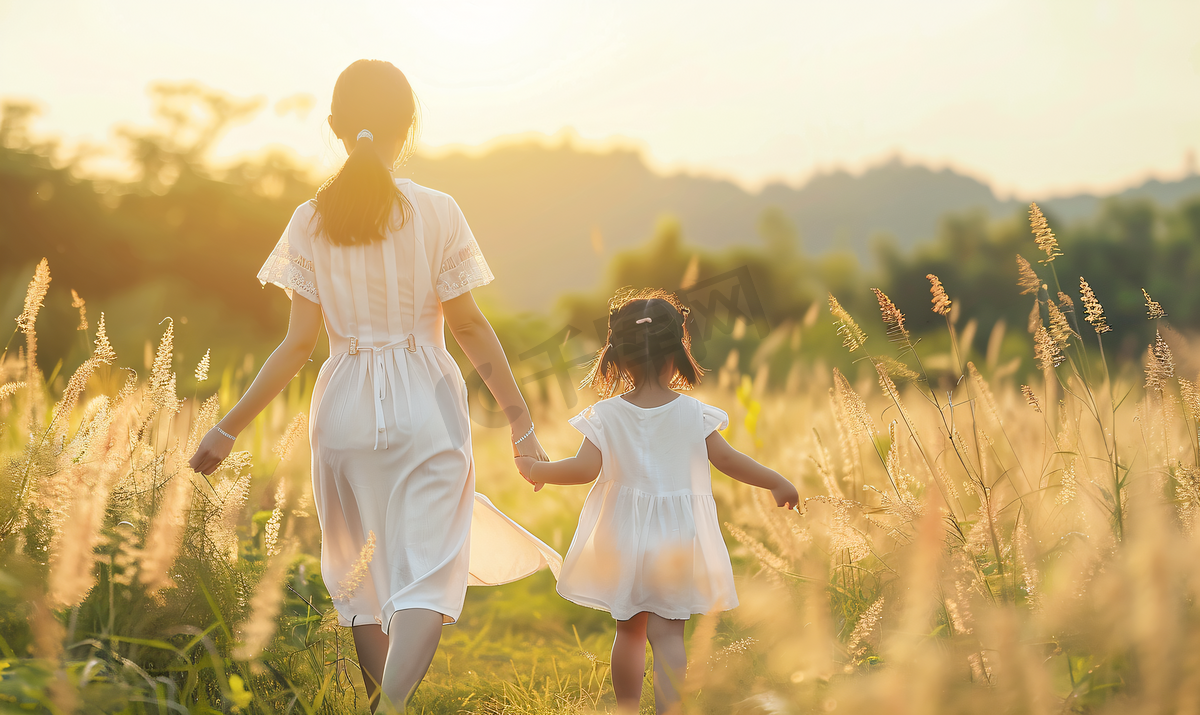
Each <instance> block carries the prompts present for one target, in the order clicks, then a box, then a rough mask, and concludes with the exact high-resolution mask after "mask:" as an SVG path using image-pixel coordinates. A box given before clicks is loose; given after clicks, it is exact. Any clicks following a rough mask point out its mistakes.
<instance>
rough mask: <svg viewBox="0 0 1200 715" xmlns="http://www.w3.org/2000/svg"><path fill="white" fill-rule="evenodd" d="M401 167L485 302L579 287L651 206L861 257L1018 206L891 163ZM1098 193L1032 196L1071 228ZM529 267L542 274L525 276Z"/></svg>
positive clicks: (528, 303) (727, 230) (1150, 189)
mask: <svg viewBox="0 0 1200 715" xmlns="http://www.w3.org/2000/svg"><path fill="white" fill-rule="evenodd" d="M406 171H407V173H408V175H409V176H411V177H412V178H413V179H414V180H415V181H417V182H419V183H422V184H425V185H427V186H430V187H433V188H436V189H440V190H442V191H445V192H447V193H449V194H451V195H452V196H454V197H455V198H456V199H457V200H458V202H459V204H460V205H461V206H462V208H463V211H464V212H465V213H466V215H467V219H468V220H469V221H470V222H471V225H472V228H473V230H474V232H475V234H476V236H477V237H478V238H479V240H480V243H481V244H482V245H483V247H484V250H485V252H486V253H487V256H488V260H489V262H490V263H491V264H492V266H493V269H494V270H495V272H496V274H497V276H499V277H500V280H499V281H497V285H496V286H495V288H494V289H493V290H492V291H490V292H492V294H493V296H499V297H501V299H502V300H503V301H504V302H505V303H506V304H508V305H509V306H511V307H514V308H521V309H533V310H544V309H546V308H548V307H550V304H551V303H552V301H553V299H554V298H555V297H556V296H558V295H560V294H562V293H563V292H567V291H580V290H589V289H591V288H592V287H593V286H595V285H596V284H597V282H598V280H599V279H600V278H601V275H602V271H603V270H604V265H605V264H606V262H607V257H608V256H609V255H611V253H612V252H613V251H615V250H620V249H622V248H626V247H629V246H632V245H635V244H637V243H640V242H641V241H643V240H644V239H646V238H647V237H648V236H649V235H650V234H651V232H652V231H653V228H654V225H655V222H656V221H657V220H658V219H659V217H661V216H663V215H664V214H672V215H674V216H676V217H677V218H678V219H679V220H680V222H681V224H682V227H683V231H684V236H685V238H686V240H687V241H688V242H690V243H692V244H694V245H697V246H701V247H705V248H723V247H727V246H731V245H735V244H745V243H751V242H753V243H757V242H758V241H759V240H760V239H759V238H758V236H757V233H756V229H755V226H756V224H757V221H758V219H759V217H760V216H761V215H762V212H763V211H764V209H767V208H769V207H778V208H779V209H782V210H783V211H784V213H786V214H787V215H788V216H789V217H790V218H791V220H792V221H793V223H794V224H795V225H796V227H797V228H798V230H799V233H800V239H801V243H802V245H803V248H804V250H805V251H806V252H807V253H810V254H818V253H822V252H824V251H827V250H829V249H832V248H839V249H844V250H849V251H852V252H853V253H855V254H856V255H857V256H858V257H859V259H860V261H863V262H864V263H869V262H870V260H871V252H870V242H871V239H872V237H873V236H875V235H877V234H888V235H890V236H892V237H893V238H894V240H895V241H896V243H897V245H898V246H899V247H900V248H901V249H902V250H903V249H907V248H910V247H912V246H913V245H915V244H917V243H919V242H921V241H923V240H925V239H929V238H932V237H933V235H934V233H935V231H936V230H937V225H938V221H939V220H940V219H941V218H942V217H943V216H944V215H945V214H946V213H949V212H961V211H966V210H969V209H983V210H985V211H987V212H988V213H989V214H990V215H992V216H995V217H1000V216H1005V215H1010V214H1012V213H1013V212H1016V211H1021V210H1023V204H1022V203H1021V202H1018V201H1015V200H1010V201H1002V200H1000V199H998V198H997V197H996V195H995V194H994V193H993V191H992V189H991V187H989V186H988V185H987V184H985V183H983V182H981V181H979V180H977V179H974V178H972V177H969V176H966V175H963V174H960V173H957V172H955V171H953V170H951V169H940V170H934V169H930V168H928V167H925V166H921V165H916V164H906V163H903V162H901V161H899V160H891V161H887V162H884V163H882V164H879V165H877V166H874V167H872V168H870V169H868V170H867V171H865V172H863V173H862V174H859V175H853V174H850V173H847V172H845V171H834V172H830V173H825V174H820V175H817V176H814V177H813V178H812V179H810V180H809V181H808V182H806V183H805V184H804V185H803V186H801V187H799V188H795V187H791V186H787V185H783V184H773V185H769V186H767V187H765V188H764V189H763V190H762V191H760V192H758V193H749V192H747V191H745V190H744V189H742V188H741V187H740V186H738V185H737V184H734V183H733V182H730V181H724V180H720V179H713V178H706V177H700V176H690V175H685V174H676V175H670V176H663V175H660V174H657V173H655V172H654V171H653V170H651V169H650V168H649V167H648V166H647V165H646V164H645V162H644V161H643V160H642V158H641V156H640V155H639V154H638V153H637V152H635V151H631V150H615V151H611V152H608V153H595V152H590V151H583V150H579V149H576V148H574V147H572V146H571V145H570V143H569V142H564V143H562V144H560V145H558V146H548V145H541V144H534V143H524V144H514V145H509V146H500V147H497V148H494V149H492V150H490V151H488V152H486V153H484V154H482V155H478V156H470V155H467V154H449V155H445V156H440V157H436V158H432V157H427V156H417V157H414V158H413V159H412V160H411V161H410V162H409V164H408V166H407V167H406ZM1195 195H1200V176H1192V177H1188V178H1186V179H1183V180H1181V181H1177V182H1161V181H1157V180H1151V181H1147V182H1146V183H1144V184H1142V185H1141V186H1138V187H1136V188H1132V189H1128V190H1126V191H1123V192H1121V193H1120V194H1117V196H1120V197H1122V198H1148V199H1152V200H1154V201H1156V202H1158V203H1160V204H1162V205H1164V206H1170V205H1174V204H1175V203H1177V202H1178V201H1180V200H1181V199H1183V198H1186V197H1189V196H1195ZM1101 200H1102V197H1097V196H1091V195H1080V196H1070V197H1062V198H1050V199H1047V200H1045V201H1039V203H1042V204H1043V206H1044V208H1045V209H1046V211H1047V212H1048V213H1049V214H1050V215H1051V216H1052V217H1053V218H1055V219H1057V220H1058V221H1063V222H1075V221H1079V220H1083V219H1087V218H1088V217H1090V216H1092V215H1094V214H1095V212H1096V210H1097V209H1098V207H1099V204H1100V201H1101ZM597 231H598V232H599V234H600V236H601V237H602V241H601V243H602V247H603V250H602V251H601V252H599V253H598V252H597V251H596V250H595V249H596V243H595V242H594V241H593V236H594V233H595V232H597ZM531 266H539V267H540V266H553V269H552V270H541V271H538V272H537V279H536V280H529V279H528V276H530V275H531V274H530V271H529V268H530V267H531ZM513 276H521V277H522V279H521V280H517V279H513V278H511V277H513ZM506 278H507V279H506Z"/></svg>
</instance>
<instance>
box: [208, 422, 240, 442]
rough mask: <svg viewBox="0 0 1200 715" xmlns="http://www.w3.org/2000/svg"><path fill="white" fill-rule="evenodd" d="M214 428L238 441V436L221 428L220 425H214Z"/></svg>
mask: <svg viewBox="0 0 1200 715" xmlns="http://www.w3.org/2000/svg"><path fill="white" fill-rule="evenodd" d="M213 429H215V430H216V431H217V432H220V433H221V434H223V435H225V436H226V437H228V438H229V439H231V440H233V441H234V442H236V441H237V437H234V436H233V435H231V434H229V433H228V432H226V431H225V430H223V429H221V427H220V425H213Z"/></svg>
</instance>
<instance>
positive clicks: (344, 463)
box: [191, 60, 559, 711]
mask: <svg viewBox="0 0 1200 715" xmlns="http://www.w3.org/2000/svg"><path fill="white" fill-rule="evenodd" d="M330 112H331V113H330V115H329V126H330V127H331V128H332V129H333V133H334V134H335V135H337V137H338V139H340V140H341V142H342V144H343V145H344V146H345V148H346V151H347V152H348V153H349V156H348V157H347V159H346V163H345V164H344V165H343V166H342V168H341V170H340V171H338V173H337V174H336V175H335V176H334V177H333V178H332V179H330V180H329V181H328V182H327V183H326V184H325V185H324V186H322V187H321V189H320V190H319V191H317V195H316V198H315V199H313V200H311V201H307V202H305V203H304V204H301V206H300V207H299V208H298V209H296V212H295V214H294V215H293V216H292V220H291V222H290V223H289V224H288V226H287V228H286V229H285V230H284V232H283V237H282V238H280V239H279V243H278V244H276V246H275V249H274V250H273V251H271V255H270V256H269V257H268V258H267V262H266V264H265V265H263V267H262V270H261V271H259V274H258V279H259V280H260V281H261V282H262V283H263V284H264V285H265V284H266V283H273V284H275V285H277V286H279V287H281V288H283V289H284V290H286V291H287V294H288V297H289V298H291V299H292V309H291V322H290V323H289V324H288V332H287V337H286V338H284V340H283V342H282V343H281V344H280V345H279V348H278V349H276V350H275V352H274V353H272V354H271V357H270V358H268V359H267V361H266V362H265V363H264V364H263V367H262V370H261V371H259V373H258V376H257V377H255V378H254V383H253V384H252V385H251V386H250V388H249V389H248V390H247V391H246V394H245V395H243V396H242V398H241V400H239V401H238V403H237V405H235V406H234V407H233V409H231V410H230V411H229V413H228V414H226V415H225V417H224V418H223V419H222V420H221V421H220V422H219V423H217V425H216V426H215V427H214V428H213V429H212V431H210V432H209V433H208V434H207V435H206V436H205V437H204V439H203V441H202V442H201V443H200V446H199V448H198V449H197V450H196V454H195V455H194V456H193V457H192V460H191V466H192V468H194V469H195V470H196V471H198V472H202V473H204V474H211V473H212V472H213V471H214V470H215V469H217V467H218V465H219V464H220V462H221V460H223V459H224V458H225V457H226V456H228V455H229V451H230V449H231V448H232V447H233V443H234V440H235V439H236V438H237V435H238V433H239V432H241V431H242V430H243V429H244V428H245V427H246V426H247V425H248V424H250V422H251V421H253V420H254V417H255V416H256V415H257V414H258V413H259V412H261V411H262V409H263V408H264V407H266V406H267V404H268V403H270V401H271V400H272V399H273V398H274V397H275V396H276V395H278V394H279V391H280V390H281V389H283V387H284V386H286V385H287V384H288V382H289V381H290V380H291V379H292V378H293V377H294V376H295V375H296V373H297V372H298V371H299V370H300V368H301V367H303V366H304V363H305V362H306V361H307V360H308V356H309V354H310V353H311V352H312V351H313V347H314V346H315V345H316V342H317V335H318V332H319V330H320V327H321V323H322V322H324V324H325V329H326V332H327V333H328V334H329V347H330V350H329V359H328V360H327V361H326V362H325V364H324V365H322V366H321V372H320V375H318V377H317V382H316V386H315V388H314V389H313V396H312V408H311V411H310V412H311V419H310V422H309V424H310V429H309V435H310V438H311V443H312V483H313V498H314V502H315V505H316V510H317V517H318V518H319V520H320V523H321V575H322V576H323V577H324V579H325V584H326V585H327V586H328V587H329V590H330V592H331V593H333V594H334V606H335V607H336V608H337V612H338V622H339V624H340V625H343V626H352V627H353V633H354V645H355V649H356V650H357V652H358V662H359V666H360V667H361V669H362V673H363V680H364V681H365V682H366V688H367V695H368V698H369V699H370V702H371V709H372V711H374V710H375V708H376V707H377V705H378V702H379V701H378V697H377V695H378V691H379V690H380V689H382V691H383V694H384V695H385V696H386V697H387V699H388V700H389V701H390V702H391V704H392V705H393V706H396V707H398V708H401V709H403V707H404V703H405V700H406V699H407V697H408V696H409V694H410V693H411V692H412V690H413V688H414V687H415V686H416V684H417V683H418V682H420V680H421V679H422V678H423V677H424V675H425V672H426V670H427V669H428V668H429V663H430V661H431V660H432V658H433V655H434V651H435V650H436V649H437V645H438V640H439V638H440V636H441V629H442V624H443V623H453V622H454V621H455V620H457V619H458V616H459V614H460V612H461V611H462V607H463V599H464V597H465V595H466V590H467V585H468V583H471V584H474V585H481V584H496V583H503V582H506V581H510V580H513V579H516V578H519V577H521V576H525V575H528V574H529V573H532V572H533V571H536V570H537V569H538V568H540V567H542V566H545V565H549V566H550V567H551V568H552V569H554V568H557V566H558V563H559V557H558V555H557V554H555V553H554V552H553V551H552V550H551V549H550V548H549V547H547V546H546V545H545V544H543V543H542V542H540V541H538V540H537V539H535V538H534V537H533V536H531V535H530V534H529V533H528V532H526V531H525V530H524V529H521V528H520V527H519V526H517V525H516V524H514V523H513V522H511V521H510V520H508V519H507V518H506V517H504V515H503V514H501V513H500V512H499V511H497V510H496V509H495V508H494V507H492V506H491V503H490V502H488V501H487V499H485V498H482V497H480V496H479V495H476V494H475V471H474V463H473V461H472V454H471V425H470V421H469V419H468V413H467V391H466V385H465V384H464V382H463V378H462V373H460V372H459V369H458V365H456V364H455V362H454V359H453V358H452V357H451V356H450V353H448V352H446V347H445V336H444V331H443V325H444V323H443V316H444V320H445V324H448V325H449V328H450V332H451V333H452V334H453V335H454V339H455V340H457V341H458V344H459V345H460V346H461V347H462V349H463V352H464V353H466V355H467V357H468V358H469V359H470V360H471V362H472V363H473V364H474V365H475V367H476V368H477V369H478V370H479V374H480V375H483V376H484V379H485V381H486V383H487V386H488V388H489V389H490V390H491V392H492V394H493V395H494V396H495V398H496V400H497V402H498V403H499V404H500V407H501V408H502V409H503V411H504V413H505V414H506V415H507V416H508V418H509V421H510V423H511V428H512V435H513V443H514V444H515V445H516V447H515V449H516V450H517V452H518V453H520V454H523V455H528V456H529V457H530V458H531V459H537V458H545V453H544V452H543V451H542V449H541V447H540V446H539V445H538V440H537V437H536V436H535V435H534V433H533V423H532V422H531V421H530V417H529V410H528V409H527V408H526V406H525V401H524V400H523V399H522V398H521V393H520V391H518V389H517V385H516V382H515V381H514V380H513V376H512V372H511V371H510V370H509V369H508V364H507V362H506V361H505V358H504V351H503V350H502V349H501V347H500V343H499V341H498V340H497V339H496V334H495V333H494V332H493V331H492V328H491V326H490V325H489V324H488V321H487V319H486V318H484V317H483V314H482V313H480V312H479V308H477V307H476V305H475V301H474V299H473V298H472V297H471V290H472V289H474V288H478V287H479V286H482V285H486V284H487V283H489V282H491V280H492V272H491V271H490V270H489V269H488V265H487V263H486V262H485V261H484V259H483V254H482V253H481V252H480V250H479V246H478V244H476V242H475V238H474V236H472V235H471V229H470V228H468V226H467V222H466V219H465V218H464V217H463V213H462V211H461V210H460V209H459V208H458V204H456V203H455V202H454V199H452V198H450V197H449V196H447V195H446V194H443V193H441V192H438V191H434V190H432V189H427V188H425V187H423V186H419V185H417V184H415V183H413V182H412V181H410V180H408V179H401V178H393V176H392V174H391V173H390V170H389V167H391V166H393V165H394V164H396V163H397V157H401V156H405V155H406V154H407V152H408V151H410V150H411V149H412V145H413V142H414V140H415V135H416V127H415V121H414V120H415V119H416V101H415V98H414V97H413V92H412V89H411V87H410V86H409V83H408V80H407V79H406V78H405V76H404V74H403V73H402V72H400V70H398V69H396V68H395V67H394V66H392V65H391V64H390V63H388V62H381V61H378V60H360V61H358V62H355V63H354V64H352V65H350V66H349V67H347V68H346V70H345V71H344V72H342V74H341V76H340V77H338V80H337V84H336V85H335V86H334V89H333V103H332V106H331V108H330ZM372 540H374V544H375V546H374V552H373V553H374V556H373V558H372V559H371V560H370V562H369V564H368V568H367V573H366V574H365V576H362V577H361V580H358V579H359V576H356V575H354V574H356V572H357V571H359V569H358V568H356V562H357V561H358V560H359V558H360V554H363V553H364V547H365V545H366V544H367V543H368V542H370V541H372ZM353 581H357V583H354V584H352V585H350V586H347V585H345V584H347V583H348V582H353Z"/></svg>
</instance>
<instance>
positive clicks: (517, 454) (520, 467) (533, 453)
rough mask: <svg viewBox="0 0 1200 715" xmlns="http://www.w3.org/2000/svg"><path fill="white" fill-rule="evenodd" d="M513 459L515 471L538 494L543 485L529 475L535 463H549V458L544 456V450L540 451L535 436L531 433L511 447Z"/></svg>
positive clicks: (540, 446) (540, 447) (539, 444)
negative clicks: (515, 465)
mask: <svg viewBox="0 0 1200 715" xmlns="http://www.w3.org/2000/svg"><path fill="white" fill-rule="evenodd" d="M513 459H514V460H515V461H516V464H517V471H518V472H520V473H521V476H522V477H524V478H525V481H527V482H529V483H530V484H532V485H533V491H535V492H540V491H541V490H542V487H544V486H545V484H543V483H540V482H535V481H533V480H532V479H530V478H529V475H530V473H531V472H532V470H533V465H534V463H535V462H549V461H550V457H549V456H548V455H547V454H546V450H544V449H542V445H541V443H540V442H538V438H537V435H536V434H534V433H532V432H531V433H530V434H529V436H528V437H526V438H524V439H523V440H521V443H520V444H514V445H513Z"/></svg>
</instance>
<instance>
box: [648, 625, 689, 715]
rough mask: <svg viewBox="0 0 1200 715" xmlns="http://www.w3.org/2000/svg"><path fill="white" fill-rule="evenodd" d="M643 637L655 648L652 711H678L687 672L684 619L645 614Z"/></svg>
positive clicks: (660, 713) (661, 712)
mask: <svg viewBox="0 0 1200 715" xmlns="http://www.w3.org/2000/svg"><path fill="white" fill-rule="evenodd" d="M646 615H647V616H648V618H647V619H646V637H647V638H648V639H649V640H650V648H651V650H653V651H654V711H655V712H656V713H659V715H662V714H663V713H671V712H679V700H680V698H679V692H680V691H681V690H682V689H683V679H684V676H686V675H687V651H685V650H684V647H683V626H684V624H686V623H687V621H686V620H672V619H669V618H663V617H662V616H656V615H654V614H653V613H649V614H646Z"/></svg>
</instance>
